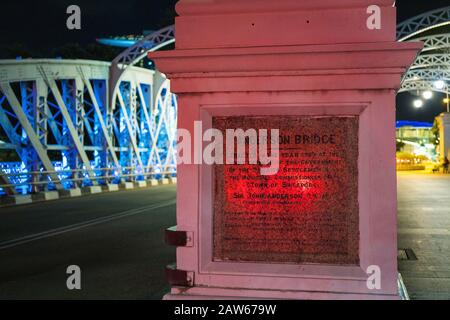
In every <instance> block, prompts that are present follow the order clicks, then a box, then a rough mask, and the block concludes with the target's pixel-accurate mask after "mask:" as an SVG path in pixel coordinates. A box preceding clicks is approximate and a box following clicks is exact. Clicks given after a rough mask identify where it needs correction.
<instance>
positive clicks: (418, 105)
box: [413, 99, 423, 109]
mask: <svg viewBox="0 0 450 320" xmlns="http://www.w3.org/2000/svg"><path fill="white" fill-rule="evenodd" d="M413 105H414V107H415V108H417V109H419V108H422V107H423V101H422V100H421V99H417V100H414V102H413Z"/></svg>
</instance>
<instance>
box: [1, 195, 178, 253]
mask: <svg viewBox="0 0 450 320" xmlns="http://www.w3.org/2000/svg"><path fill="white" fill-rule="evenodd" d="M175 203H176V200H170V201H165V202H162V203H159V204H156V205H150V206H146V207H141V208H136V209H131V210H127V211H122V212H118V213H115V214H112V215H109V216H105V217H100V218H95V219H92V220H87V221H83V222H79V223H75V224H71V225H68V226H64V227H60V228H56V229H52V230H48V231H44V232H40V233H35V234H31V235H28V236H24V237H21V238H17V239H13V240H7V241H4V242H0V250H4V249H9V248H13V247H16V246H19V245H21V244H25V243H29V242H33V241H37V240H41V239H46V238H50V237H54V236H58V235H61V234H64V233H67V232H72V231H76V230H80V229H84V228H87V227H92V226H95V225H99V224H102V223H106V222H110V221H114V220H118V219H123V218H126V217H130V216H134V215H137V214H140V213H145V212H147V211H151V210H155V209H159V208H163V207H167V206H170V205H173V204H175Z"/></svg>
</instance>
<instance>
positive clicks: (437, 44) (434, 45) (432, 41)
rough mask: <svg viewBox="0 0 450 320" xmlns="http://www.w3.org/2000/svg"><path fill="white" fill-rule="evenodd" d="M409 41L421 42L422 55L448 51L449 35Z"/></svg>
mask: <svg viewBox="0 0 450 320" xmlns="http://www.w3.org/2000/svg"><path fill="white" fill-rule="evenodd" d="M411 41H422V42H423V44H424V47H423V49H422V53H424V52H428V51H436V50H449V49H450V33H443V34H435V35H429V36H426V37H420V38H414V39H412V40H411Z"/></svg>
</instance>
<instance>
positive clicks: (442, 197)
mask: <svg viewBox="0 0 450 320" xmlns="http://www.w3.org/2000/svg"><path fill="white" fill-rule="evenodd" d="M398 245H399V248H411V249H413V251H414V252H415V254H416V256H417V260H408V261H403V260H402V261H399V270H400V272H401V274H402V276H403V278H404V280H405V284H406V288H407V290H408V292H409V295H410V297H411V299H446V300H448V299H450V175H442V174H434V175H433V174H425V173H410V172H409V173H408V172H400V173H399V174H398Z"/></svg>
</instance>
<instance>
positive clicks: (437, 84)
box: [434, 80, 445, 90]
mask: <svg viewBox="0 0 450 320" xmlns="http://www.w3.org/2000/svg"><path fill="white" fill-rule="evenodd" d="M434 87H435V88H436V89H438V90H442V89H444V87H445V82H444V81H442V80H438V81H436V82H435V83H434Z"/></svg>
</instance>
